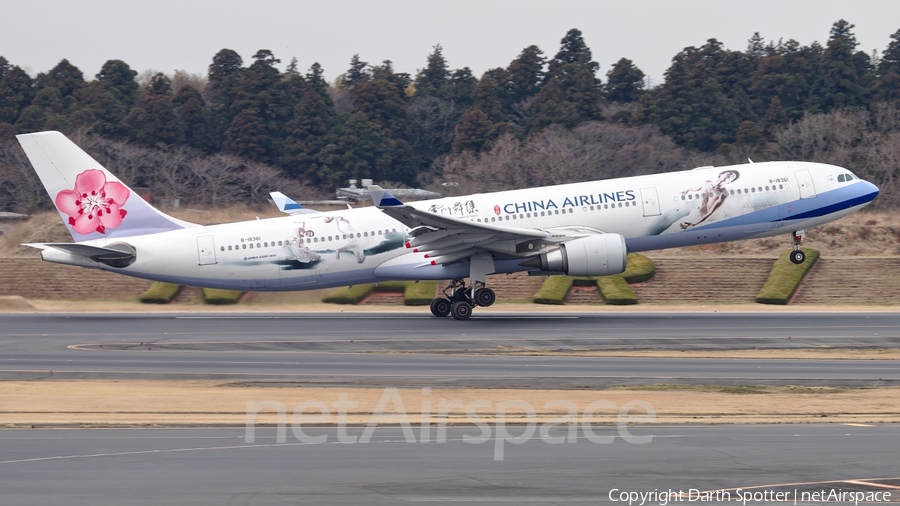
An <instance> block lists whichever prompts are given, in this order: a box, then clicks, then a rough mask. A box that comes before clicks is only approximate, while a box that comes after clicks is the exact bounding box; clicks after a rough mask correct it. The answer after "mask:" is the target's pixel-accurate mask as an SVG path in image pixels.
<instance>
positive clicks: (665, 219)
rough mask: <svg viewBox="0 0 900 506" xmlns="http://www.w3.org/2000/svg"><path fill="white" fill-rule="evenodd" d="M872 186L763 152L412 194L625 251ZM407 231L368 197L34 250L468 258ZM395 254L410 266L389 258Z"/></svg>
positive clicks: (251, 268) (423, 274)
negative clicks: (508, 186) (559, 181)
mask: <svg viewBox="0 0 900 506" xmlns="http://www.w3.org/2000/svg"><path fill="white" fill-rule="evenodd" d="M877 193H878V190H877V188H876V187H875V186H874V185H872V184H870V183H868V182H866V181H863V180H860V179H858V178H856V176H854V175H852V174H851V173H850V171H848V170H847V169H843V168H840V167H837V166H833V165H825V164H817V163H806V162H765V163H755V164H748V165H736V166H727V167H715V168H700V169H694V170H689V171H681V172H672V173H665V174H654V175H646V176H637V177H628V178H621V179H612V180H604V181H592V182H584V183H574V184H567V185H559V186H549V187H542V188H530V189H522V190H512V191H504V192H496V193H483V194H475V195H468V196H461V197H447V198H442V199H436V200H428V201H420V202H412V203H410V204H409V205H410V206H412V207H414V208H416V209H418V210H422V211H429V212H431V213H435V214H441V215H446V216H450V217H453V218H455V219H458V220H466V221H471V222H474V223H486V224H492V225H504V226H510V227H516V228H520V229H539V230H565V231H575V233H578V232H579V231H583V232H584V233H587V234H596V233H615V234H620V235H622V236H623V237H624V238H625V243H626V245H627V247H628V251H632V252H637V251H648V250H657V249H665V248H673V247H682V246H691V245H699V244H708V243H715V242H724V241H735V240H742V239H751V238H759V237H768V236H774V235H780V234H788V233H791V232H793V231H796V230H802V229H806V228H810V227H813V226H816V225H820V224H823V223H826V222H829V221H832V220H835V219H837V218H840V217H841V216H844V215H847V214H850V213H852V212H854V211H856V210H858V209H860V208H861V207H862V206H865V205H866V204H867V203H868V202H870V201H871V200H872V199H874V198H875V196H876V195H877ZM408 240H409V229H408V228H407V227H405V226H403V224H401V223H400V222H398V221H396V220H394V219H393V218H391V217H389V216H388V215H386V214H385V213H383V212H382V211H381V210H380V209H378V208H375V207H365V208H357V209H347V210H340V211H330V212H322V213H315V214H300V215H292V216H285V217H280V218H271V219H264V220H254V221H247V222H239V223H229V224H222V225H213V226H206V227H191V228H183V229H179V230H173V231H168V232H161V233H157V234H151V235H144V236H134V237H124V238H120V239H117V238H102V239H96V240H92V241H87V242H85V244H89V245H94V246H99V247H107V246H110V245H114V244H117V243H126V244H128V245H129V246H131V247H132V248H133V249H134V250H135V251H136V252H137V254H136V257H135V259H134V262H133V263H131V264H130V265H128V266H126V267H120V268H117V267H110V266H107V265H103V264H98V263H96V262H92V261H90V260H87V259H85V258H83V257H77V256H74V255H71V254H68V253H65V252H63V251H58V250H45V251H43V252H42V254H43V258H44V259H45V260H48V261H52V262H59V263H67V264H73V265H81V266H84V267H90V268H100V269H103V270H108V271H111V272H117V273H121V274H126V275H130V276H135V277H140V278H146V279H152V280H158V281H166V282H172V283H178V284H184V285H192V286H204V287H210V288H223V289H231V290H243V291H247V290H250V291H253V290H256V291H294V290H308V289H316V288H327V287H335V286H347V285H354V284H361V283H372V282H377V281H383V280H386V279H398V278H401V279H460V278H463V277H466V276H467V275H468V273H469V267H468V260H466V259H462V260H460V261H457V262H451V263H448V264H445V265H428V262H427V261H426V259H423V258H421V257H422V256H423V255H422V254H421V253H418V252H416V251H414V250H413V249H412V248H407V247H406V243H407V242H408ZM544 246H546V245H542V244H540V241H537V242H535V246H534V247H535V249H534V251H533V253H532V252H531V251H525V252H523V251H522V250H521V248H519V249H518V250H517V249H516V245H511V246H510V248H511V249H510V250H509V254H508V255H506V256H504V255H502V254H499V255H498V254H495V259H494V266H495V272H496V273H504V272H516V271H525V270H534V267H526V266H523V265H521V264H522V263H523V261H525V260H527V259H528V258H533V257H534V256H535V255H537V254H538V253H540V251H541V248H542V247H544ZM529 247H530V245H529ZM404 255H407V256H408V257H403V256H404ZM401 257H403V258H401ZM404 258H409V259H410V261H409V262H405V260H404ZM388 262H390V263H388ZM404 262H405V263H406V264H407V265H412V266H414V268H408V269H395V268H389V267H390V266H391V265H398V264H404Z"/></svg>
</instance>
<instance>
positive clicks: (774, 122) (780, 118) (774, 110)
mask: <svg viewBox="0 0 900 506" xmlns="http://www.w3.org/2000/svg"><path fill="white" fill-rule="evenodd" d="M789 122H790V120H789V119H788V116H787V114H786V113H785V112H784V108H783V107H781V100H779V99H778V97H772V100H771V101H770V102H769V108H768V109H766V116H765V118H764V119H763V132H765V133H766V135H768V136H769V137H771V136H772V134H774V133H775V130H776V129H778V128H779V127H782V126H784V125H787V124H788V123H789Z"/></svg>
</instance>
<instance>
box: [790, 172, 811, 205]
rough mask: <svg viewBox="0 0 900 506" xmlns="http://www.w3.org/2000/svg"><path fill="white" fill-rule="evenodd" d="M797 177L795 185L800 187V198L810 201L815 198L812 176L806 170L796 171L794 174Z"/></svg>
mask: <svg viewBox="0 0 900 506" xmlns="http://www.w3.org/2000/svg"><path fill="white" fill-rule="evenodd" d="M794 175H795V176H797V184H799V185H800V198H801V199H811V198H813V197H815V196H816V187H815V186H813V180H812V176H810V175H809V171H808V170H798V171H795V172H794Z"/></svg>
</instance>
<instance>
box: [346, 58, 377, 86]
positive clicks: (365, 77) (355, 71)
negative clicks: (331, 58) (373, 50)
mask: <svg viewBox="0 0 900 506" xmlns="http://www.w3.org/2000/svg"><path fill="white" fill-rule="evenodd" d="M368 66H369V62H366V61H362V60H360V59H359V55H358V54H354V55H353V57H352V58H350V69H349V70H347V73H346V74H344V80H343V83H342V84H343V87H344V88H346V89H348V90H350V91H354V90H356V89H357V88H359V87H360V86H362V85H363V84H364V83H367V82H369V79H371V76H370V75H369V73H368V72H366V68H367V67H368Z"/></svg>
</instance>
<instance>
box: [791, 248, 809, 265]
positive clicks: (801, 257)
mask: <svg viewBox="0 0 900 506" xmlns="http://www.w3.org/2000/svg"><path fill="white" fill-rule="evenodd" d="M805 260H806V253H804V252H803V250H799V249H798V250H797V251H792V252H791V263H794V264H797V265H800V264H802V263H803V262H804V261H805Z"/></svg>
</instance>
